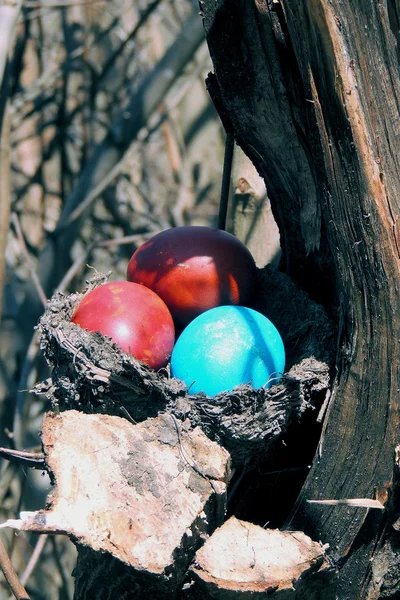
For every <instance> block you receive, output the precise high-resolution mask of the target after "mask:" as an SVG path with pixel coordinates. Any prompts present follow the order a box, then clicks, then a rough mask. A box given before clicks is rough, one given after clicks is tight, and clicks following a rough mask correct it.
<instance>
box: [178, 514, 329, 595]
mask: <svg viewBox="0 0 400 600" xmlns="http://www.w3.org/2000/svg"><path fill="white" fill-rule="evenodd" d="M327 567H328V563H327V561H326V558H325V555H324V549H323V548H322V546H321V545H320V544H319V543H317V542H313V541H312V540H311V539H310V538H309V537H308V536H306V535H305V534H304V533H302V532H300V531H293V532H289V531H285V532H282V531H279V530H278V529H264V528H262V527H260V526H258V525H253V524H252V523H247V522H245V521H240V520H238V519H236V518H235V517H231V518H230V519H229V520H228V521H227V522H226V523H224V525H222V527H220V528H219V529H218V530H217V531H215V532H214V534H213V535H212V536H211V538H210V539H209V540H207V542H206V543H205V544H204V546H203V547H202V548H201V549H200V550H199V551H198V552H197V554H196V562H195V564H194V565H193V566H192V567H191V569H190V574H191V575H192V582H190V583H189V584H187V586H186V589H187V594H188V596H189V598H205V599H206V598H209V597H212V598H223V599H224V600H230V599H232V600H234V599H240V600H242V599H243V598H250V597H251V598H258V597H263V598H264V597H265V595H266V594H268V597H271V598H275V597H276V598H295V597H296V595H295V594H296V584H297V582H298V581H299V579H300V578H305V577H307V575H310V574H311V573H315V572H317V571H319V572H320V573H321V572H322V571H325V570H326V569H327ZM309 589H311V588H309ZM283 592H285V593H283ZM311 594H312V592H311ZM310 597H313V596H312V595H311V596H310Z"/></svg>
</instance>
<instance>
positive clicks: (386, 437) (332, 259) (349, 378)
mask: <svg viewBox="0 0 400 600" xmlns="http://www.w3.org/2000/svg"><path fill="white" fill-rule="evenodd" d="M201 6H202V10H203V13H204V21H205V28H206V35H207V41H208V44H209V48H210V53H211V56H212V59H213V63H214V68H215V74H213V75H210V77H209V80H208V86H209V90H210V93H211V95H212V97H213V99H214V102H215V104H216V106H217V109H218V111H219V113H220V115H221V118H222V120H223V122H224V125H225V127H226V128H227V129H229V130H231V131H233V132H234V136H235V139H236V141H237V143H238V144H239V145H240V146H241V147H242V148H243V150H244V151H245V152H246V154H247V155H248V156H249V157H250V158H251V159H252V161H253V163H254V164H255V166H256V167H257V169H258V171H259V173H260V174H261V175H262V176H263V177H264V179H265V182H266V185H267V189H268V194H269V196H270V198H271V203H272V208H273V212H274V215H275V218H276V220H277V222H278V224H279V227H280V234H281V246H282V252H283V255H282V260H281V268H282V269H283V270H285V271H286V272H287V273H288V274H289V275H290V276H291V277H292V278H293V279H294V280H295V281H296V282H297V284H298V285H299V286H301V287H303V288H304V289H306V290H307V292H308V293H309V294H310V295H311V296H312V297H314V298H316V299H318V300H319V301H320V302H321V303H323V304H325V306H327V308H328V310H329V311H330V312H331V313H332V314H333V315H335V316H336V318H337V322H338V324H339V338H338V356H337V362H336V377H335V382H334V386H333V390H332V395H331V401H330V405H329V407H328V410H327V413H326V416H325V422H324V428H323V434H322V437H321V440H320V444H319V447H318V450H317V452H316V455H315V458H314V461H313V465H312V469H311V472H310V473H309V475H308V477H307V479H306V481H305V484H304V487H303V489H302V491H301V494H300V496H299V498H298V501H297V503H296V506H295V508H294V510H293V511H292V514H291V515H290V517H289V519H288V521H287V524H286V527H287V528H290V529H300V530H303V531H304V532H305V533H306V534H308V535H310V536H311V537H312V538H313V539H314V540H321V541H322V542H323V543H329V546H330V556H331V558H332V560H333V561H334V563H335V565H337V566H338V567H339V571H338V577H337V581H336V585H337V590H336V593H337V597H338V598H340V599H341V600H345V599H346V598H369V599H372V598H379V597H382V598H395V597H398V596H397V595H396V594H397V593H399V586H400V583H399V577H400V575H397V577H395V578H394V580H393V578H392V579H391V580H390V581H388V580H387V578H385V575H383V576H382V577H377V575H376V573H377V572H378V571H377V569H376V568H375V565H376V563H374V560H375V559H376V560H379V552H378V550H379V548H380V547H381V546H382V545H383V544H385V543H386V546H385V548H386V547H387V544H388V543H389V545H390V539H391V538H390V536H391V535H392V533H391V532H392V531H393V530H392V529H391V523H392V519H393V518H394V517H393V512H396V510H399V506H397V507H396V506H393V497H394V496H395V495H393V494H391V489H392V487H393V472H394V450H395V447H396V445H397V443H398V441H399V440H400V436H399V401H400V394H399V387H400V385H399V382H400V353H399V341H400V302H399V297H398V280H399V251H400V250H399V246H400V241H399V213H400V184H399V181H400V168H399V167H400V165H399V161H400V135H399V134H400V130H399V114H398V111H399V104H400V78H399V52H398V38H399V10H400V7H399V3H398V2H396V0H383V1H379V2H376V1H375V0H353V2H351V3H348V2H328V1H326V0H296V1H295V2H294V1H293V0H292V1H291V0H279V1H278V0H265V1H264V0H255V1H254V2H249V1H248V0H229V1H224V0H218V1H214V0H212V1H211V0H205V1H204V2H203V3H202V4H201ZM346 498H370V499H372V498H376V499H378V500H380V501H381V502H382V503H383V504H385V507H386V509H387V510H386V511H375V510H369V509H367V508H361V507H358V508H357V507H349V506H347V507H344V506H343V505H336V506H326V505H319V504H314V503H313V504H309V503H308V502H307V500H309V499H346ZM393 535H395V534H393ZM397 535H398V534H397ZM385 540H386V542H385ZM387 540H389V542H388V541H387ZM391 548H392V549H391V551H390V552H391V557H390V559H389V563H390V561H391V560H392V561H393V560H394V561H395V560H396V557H395V554H394V550H393V545H392V546H391ZM397 561H398V559H397ZM389 563H388V564H389ZM378 570H379V569H378ZM395 580H396V581H395Z"/></svg>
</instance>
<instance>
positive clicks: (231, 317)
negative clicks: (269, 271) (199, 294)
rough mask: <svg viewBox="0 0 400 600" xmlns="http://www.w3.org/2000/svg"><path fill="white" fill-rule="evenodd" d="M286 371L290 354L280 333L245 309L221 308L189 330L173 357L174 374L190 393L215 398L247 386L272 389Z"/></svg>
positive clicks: (205, 314)
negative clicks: (237, 387) (200, 393)
mask: <svg viewBox="0 0 400 600" xmlns="http://www.w3.org/2000/svg"><path fill="white" fill-rule="evenodd" d="M284 368H285V349H284V346H283V342H282V338H281V336H280V335H279V332H278V330H277V329H276V327H275V326H274V325H273V324H272V323H271V321H270V320H269V319H267V318H266V317H264V315H262V314H261V313H259V312H257V311H255V310H252V309H251V308H245V307H244V306H218V307H217V308H212V309H211V310H207V311H206V312H204V313H202V314H201V315H200V316H198V317H196V319H194V320H193V321H192V322H191V323H189V325H188V326H187V327H186V328H185V329H184V330H183V332H182V333H181V335H180V337H179V338H178V341H177V342H176V344H175V347H174V349H173V351H172V356H171V373H172V375H173V376H174V377H177V378H178V379H181V380H182V381H184V382H185V383H186V385H187V386H188V388H189V392H190V393H193V394H197V393H198V392H204V393H205V394H207V396H215V395H216V394H219V393H220V392H227V391H231V390H232V389H233V388H234V387H235V386H237V385H240V384H241V383H248V384H250V385H251V386H253V387H254V388H260V387H267V388H268V387H270V386H271V385H273V384H274V383H277V382H278V381H279V378H280V376H281V374H282V373H283V371H284Z"/></svg>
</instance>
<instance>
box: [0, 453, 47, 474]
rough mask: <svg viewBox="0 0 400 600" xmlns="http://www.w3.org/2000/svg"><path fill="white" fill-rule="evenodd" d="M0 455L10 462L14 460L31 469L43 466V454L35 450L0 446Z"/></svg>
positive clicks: (41, 468)
mask: <svg viewBox="0 0 400 600" xmlns="http://www.w3.org/2000/svg"><path fill="white" fill-rule="evenodd" d="M0 456H1V457H2V458H6V459H7V460H9V461H10V462H15V463H18V464H20V465H23V466H25V467H29V468H31V469H40V470H43V469H44V468H45V466H46V465H45V462H44V454H40V453H37V452H25V451H21V450H12V449H11V448H0Z"/></svg>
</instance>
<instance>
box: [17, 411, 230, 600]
mask: <svg viewBox="0 0 400 600" xmlns="http://www.w3.org/2000/svg"><path fill="white" fill-rule="evenodd" d="M42 441H43V446H44V452H45V455H46V462H47V466H48V469H49V471H50V472H51V473H52V475H53V478H54V481H55V483H56V487H55V489H54V492H53V493H52V495H51V497H50V499H49V505H48V507H47V508H46V509H45V510H39V511H36V512H33V513H22V514H21V519H19V520H12V521H8V522H7V523H6V524H5V525H9V526H12V527H16V528H17V529H22V530H25V531H36V532H39V533H65V534H67V535H69V536H70V537H71V538H72V539H73V540H74V541H75V542H76V543H77V545H78V549H79V548H80V547H81V546H84V547H85V551H87V550H86V549H87V548H89V549H91V550H92V551H95V554H98V553H100V554H101V555H102V556H103V559H104V553H105V552H106V553H109V555H110V556H109V559H110V564H114V563H115V561H114V559H115V558H116V559H119V561H121V562H122V563H124V564H125V566H128V567H129V568H130V569H129V571H128V572H129V573H130V577H131V579H132V582H136V583H137V580H136V578H137V577H139V578H140V577H141V576H142V575H143V574H144V573H145V574H146V576H147V578H148V577H149V576H150V580H152V585H153V586H154V589H157V588H158V587H160V586H161V587H162V590H163V593H164V594H166V597H168V594H171V595H172V596H173V595H174V593H175V591H176V586H177V585H178V584H179V583H180V581H181V580H182V579H183V576H184V574H185V573H186V570H187V568H188V566H189V563H190V561H191V560H192V558H193V556H194V553H195V551H196V549H197V548H198V547H199V545H200V544H201V543H202V539H203V536H205V535H207V534H209V533H211V532H212V531H213V530H214V529H215V527H217V526H218V525H220V524H221V523H222V521H223V518H224V515H225V504H226V502H225V501H226V487H227V483H228V480H229V476H230V472H229V460H230V459H229V454H228V452H227V451H226V450H224V449H223V448H221V447H220V446H218V444H216V443H213V442H211V441H210V440H208V438H207V437H206V436H205V435H204V434H203V433H202V431H201V430H200V429H198V428H197V429H194V430H192V431H189V430H187V429H185V428H184V427H183V426H182V423H178V421H176V420H175V419H174V418H173V417H171V416H169V415H162V416H160V417H157V418H154V419H148V420H147V421H144V422H143V423H140V424H138V425H132V424H131V423H129V422H128V421H127V420H125V419H121V418H119V417H112V416H108V415H85V414H82V413H79V412H78V411H66V412H64V413H61V414H58V415H57V414H54V413H48V414H47V415H46V417H45V420H44V423H43V429H42ZM106 562H107V561H106ZM82 568H83V569H84V570H83V576H84V577H85V578H86V579H88V578H89V577H90V573H89V572H85V567H84V566H83V567H82ZM78 576H82V574H79V573H78ZM148 585H149V584H148V581H147V582H146V586H148ZM139 587H140V586H139ZM146 589H147V588H146ZM146 593H147V592H146ZM140 597H141V596H140V595H135V598H140ZM143 597H144V596H143Z"/></svg>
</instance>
